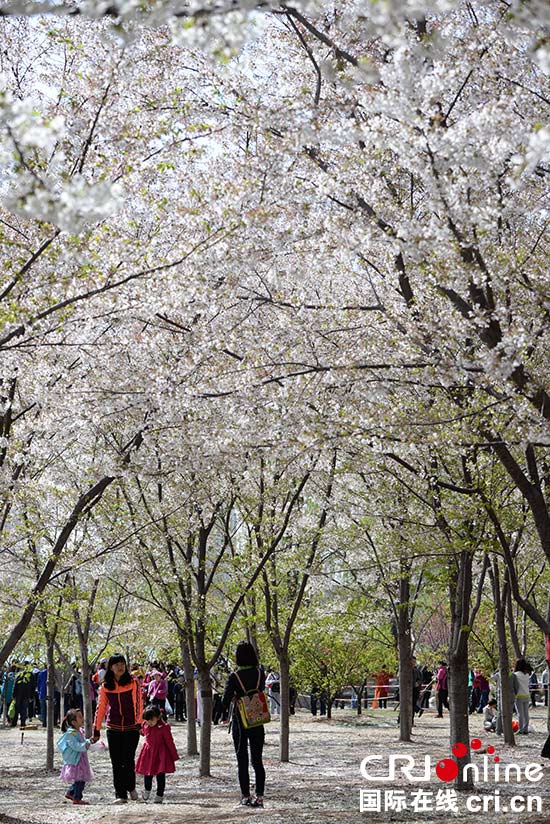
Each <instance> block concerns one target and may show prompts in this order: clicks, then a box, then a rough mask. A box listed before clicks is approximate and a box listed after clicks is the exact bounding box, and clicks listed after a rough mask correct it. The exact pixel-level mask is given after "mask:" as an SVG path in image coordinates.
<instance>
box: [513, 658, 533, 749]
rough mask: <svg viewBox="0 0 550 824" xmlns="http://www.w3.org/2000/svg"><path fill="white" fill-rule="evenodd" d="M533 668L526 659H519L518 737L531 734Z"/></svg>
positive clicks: (516, 680) (516, 676) (516, 678)
mask: <svg viewBox="0 0 550 824" xmlns="http://www.w3.org/2000/svg"><path fill="white" fill-rule="evenodd" d="M532 670H533V668H532V667H531V664H530V663H529V662H528V661H526V660H525V658H518V660H517V661H516V665H515V667H514V678H513V681H514V694H515V698H516V710H517V713H518V720H519V730H518V735H527V734H528V733H529V697H530V695H529V678H530V675H531V672H532Z"/></svg>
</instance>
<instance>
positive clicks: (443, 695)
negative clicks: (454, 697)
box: [437, 690, 449, 715]
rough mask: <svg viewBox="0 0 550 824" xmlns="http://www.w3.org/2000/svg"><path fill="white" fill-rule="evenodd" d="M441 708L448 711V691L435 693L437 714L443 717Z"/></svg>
mask: <svg viewBox="0 0 550 824" xmlns="http://www.w3.org/2000/svg"><path fill="white" fill-rule="evenodd" d="M443 707H447V709H449V691H448V690H438V691H437V714H438V715H443Z"/></svg>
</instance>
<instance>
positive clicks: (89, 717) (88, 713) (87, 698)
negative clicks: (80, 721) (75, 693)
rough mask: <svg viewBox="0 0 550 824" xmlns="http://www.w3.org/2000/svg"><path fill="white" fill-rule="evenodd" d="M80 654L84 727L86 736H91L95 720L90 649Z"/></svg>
mask: <svg viewBox="0 0 550 824" xmlns="http://www.w3.org/2000/svg"><path fill="white" fill-rule="evenodd" d="M80 656H81V661H82V667H81V673H82V706H83V713H84V729H85V730H86V738H90V737H91V735H92V725H93V721H94V716H93V712H92V687H91V680H92V668H91V667H90V662H89V661H88V649H87V648H86V649H84V650H81V651H80Z"/></svg>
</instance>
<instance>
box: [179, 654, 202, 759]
mask: <svg viewBox="0 0 550 824" xmlns="http://www.w3.org/2000/svg"><path fill="white" fill-rule="evenodd" d="M180 650H181V660H182V662H183V671H184V673H185V702H186V704H187V755H198V753H199V751H198V748H197V717H196V715H195V678H194V672H195V668H194V667H193V662H192V661H191V655H190V654H189V647H188V646H187V642H186V641H185V639H180Z"/></svg>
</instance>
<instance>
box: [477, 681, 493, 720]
mask: <svg viewBox="0 0 550 824" xmlns="http://www.w3.org/2000/svg"><path fill="white" fill-rule="evenodd" d="M489 693H490V686H489V681H488V680H487V678H486V677H485V676H484V675H483V673H482V672H481V670H480V671H479V703H478V705H477V712H478V713H479V714H481V713H482V712H483V710H484V708H485V706H486V704H487V701H488V700H489Z"/></svg>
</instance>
